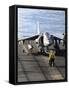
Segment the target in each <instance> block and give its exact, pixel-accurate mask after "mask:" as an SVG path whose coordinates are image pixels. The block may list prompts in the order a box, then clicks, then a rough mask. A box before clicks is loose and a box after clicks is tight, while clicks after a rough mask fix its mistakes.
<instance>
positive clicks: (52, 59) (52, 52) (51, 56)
mask: <svg viewBox="0 0 69 90" xmlns="http://www.w3.org/2000/svg"><path fill="white" fill-rule="evenodd" d="M54 60H55V51H54V50H50V52H49V65H50V66H54Z"/></svg>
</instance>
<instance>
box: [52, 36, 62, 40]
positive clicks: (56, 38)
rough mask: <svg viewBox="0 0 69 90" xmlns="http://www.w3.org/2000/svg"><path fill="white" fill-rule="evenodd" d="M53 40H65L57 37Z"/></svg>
mask: <svg viewBox="0 0 69 90" xmlns="http://www.w3.org/2000/svg"><path fill="white" fill-rule="evenodd" d="M53 38H54V39H55V40H63V39H61V38H59V37H56V36H53Z"/></svg>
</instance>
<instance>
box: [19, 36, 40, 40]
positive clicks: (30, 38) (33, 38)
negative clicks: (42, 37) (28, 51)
mask: <svg viewBox="0 0 69 90" xmlns="http://www.w3.org/2000/svg"><path fill="white" fill-rule="evenodd" d="M38 36H39V35H35V36H31V37H27V38H24V39H20V40H18V41H21V40H35V39H36V38H38Z"/></svg>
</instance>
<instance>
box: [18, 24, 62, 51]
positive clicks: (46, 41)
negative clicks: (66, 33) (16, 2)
mask: <svg viewBox="0 0 69 90" xmlns="http://www.w3.org/2000/svg"><path fill="white" fill-rule="evenodd" d="M61 40H62V39H61V38H59V37H56V36H54V35H51V34H49V33H48V32H43V33H41V32H40V30H39V23H37V34H36V35H34V36H31V37H27V38H23V39H21V40H18V42H19V41H23V45H25V46H26V48H28V47H27V45H28V44H30V45H31V46H33V48H35V49H36V50H35V51H39V52H45V53H46V52H47V51H48V50H49V47H51V46H52V47H51V48H50V49H56V50H59V49H60V48H59V44H60V41H61ZM32 42H33V43H32Z"/></svg>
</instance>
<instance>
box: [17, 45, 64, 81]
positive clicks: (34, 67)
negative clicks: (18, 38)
mask: <svg viewBox="0 0 69 90" xmlns="http://www.w3.org/2000/svg"><path fill="white" fill-rule="evenodd" d="M23 48H24V47H23V46H22V45H20V46H19V47H18V82H27V81H44V80H63V79H64V78H65V58H64V57H63V56H56V59H55V66H54V67H50V66H49V59H48V57H47V56H44V55H37V54H35V55H33V54H29V53H28V51H27V50H26V52H25V53H24V52H23Z"/></svg>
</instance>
